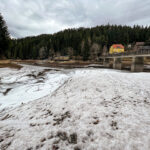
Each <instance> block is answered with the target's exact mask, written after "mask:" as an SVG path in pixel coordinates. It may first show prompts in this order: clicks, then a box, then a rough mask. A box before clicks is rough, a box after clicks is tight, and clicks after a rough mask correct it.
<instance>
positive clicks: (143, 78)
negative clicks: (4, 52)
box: [0, 67, 150, 150]
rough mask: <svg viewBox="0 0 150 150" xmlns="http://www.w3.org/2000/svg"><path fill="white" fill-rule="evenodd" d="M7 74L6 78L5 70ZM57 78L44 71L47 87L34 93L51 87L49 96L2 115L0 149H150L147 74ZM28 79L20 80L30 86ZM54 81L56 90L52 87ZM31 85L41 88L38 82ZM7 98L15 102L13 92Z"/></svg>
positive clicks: (87, 73) (73, 73)
mask: <svg viewBox="0 0 150 150" xmlns="http://www.w3.org/2000/svg"><path fill="white" fill-rule="evenodd" d="M33 68H34V67H31V68H30V69H29V67H27V68H26V69H25V70H32V69H33ZM33 70H36V69H35V68H34V69H33ZM37 70H39V68H37ZM3 72H4V74H5V72H6V70H5V71H3ZM18 72H19V71H18ZM20 72H21V70H20ZM25 72H26V71H25ZM29 72H30V71H29ZM67 72H68V71H67ZM10 73H12V74H13V73H14V72H13V71H10ZM58 74H59V75H58ZM55 75H56V76H57V77H58V78H59V79H58V82H52V81H51V80H53V79H51V80H50V78H51V77H50V76H51V71H48V72H46V75H45V76H46V77H47V78H46V79H45V82H44V83H45V84H44V85H45V86H43V88H42V87H40V89H41V91H36V94H37V95H39V96H40V95H41V94H39V92H41V93H43V92H44V90H42V89H44V88H45V87H47V88H46V89H49V88H50V89H49V90H47V91H49V95H47V96H45V97H42V96H43V95H41V97H42V98H40V99H38V100H34V101H30V102H28V103H25V104H21V105H19V106H17V107H12V108H9V109H6V108H5V109H3V110H1V111H0V149H8V150H20V149H22V150H27V149H28V150H32V149H42V150H57V149H59V150H72V149H74V150H149V149H150V74H149V73H130V72H121V71H116V70H108V69H72V70H70V72H68V73H65V71H59V73H58V72H55V73H54V79H55V77H56V76H55ZM1 76H2V75H1ZM16 76H18V74H16ZM45 76H44V77H45ZM61 76H62V78H61ZM4 77H5V76H3V78H2V79H1V80H2V83H4V81H5V82H7V81H12V82H13V81H16V79H11V78H8V79H9V80H7V79H5V80H4ZM24 78H25V79H24ZM24 78H23V79H21V78H19V80H21V81H22V80H23V82H24V81H26V82H25V83H26V84H25V85H26V86H28V85H30V84H31V82H32V80H31V81H28V80H30V79H29V78H28V79H26V77H24ZM21 81H19V82H21ZM33 81H35V79H34V80H33ZM50 81H51V82H52V83H54V85H55V86H54V87H55V89H56V90H53V91H52V90H51V86H49V87H48V84H50V83H51V82H50ZM56 83H59V84H56ZM31 85H32V84H31ZM33 85H34V86H35V87H37V86H36V84H35V82H34V84H33ZM56 85H57V88H56ZM21 87H22V86H21ZM29 87H32V86H29ZM16 88H17V85H16ZM31 89H32V88H31ZM22 91H24V90H23V89H22ZM29 91H30V90H29ZM42 91H43V92H42ZM51 91H52V92H51ZM18 92H19V88H18ZM34 92H35V91H34V90H31V93H30V92H29V93H30V94H31V95H32V94H33V93H34ZM16 93H17V91H16ZM9 94H10V96H9V97H10V98H11V94H12V95H13V91H12V93H11V91H10V92H9V93H8V95H9ZM23 94H24V93H23V92H22V95H23ZM46 94H48V93H45V94H44V95H46ZM6 96H7V95H6ZM1 97H3V96H1ZM23 97H24V96H23ZM16 98H17V96H16ZM27 98H28V97H27ZM34 98H36V97H34ZM31 99H32V98H31ZM19 100H20V99H18V100H17V101H19ZM19 104H20V102H19ZM2 106H3V103H2ZM7 107H8V105H7Z"/></svg>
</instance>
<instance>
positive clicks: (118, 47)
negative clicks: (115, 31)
mask: <svg viewBox="0 0 150 150" xmlns="http://www.w3.org/2000/svg"><path fill="white" fill-rule="evenodd" d="M123 52H124V46H123V45H122V44H113V45H112V46H111V47H110V49H109V54H114V53H123Z"/></svg>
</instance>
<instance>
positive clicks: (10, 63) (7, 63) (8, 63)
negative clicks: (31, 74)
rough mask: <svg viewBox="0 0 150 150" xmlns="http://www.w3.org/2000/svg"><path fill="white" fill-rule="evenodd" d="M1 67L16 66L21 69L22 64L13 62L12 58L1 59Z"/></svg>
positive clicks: (15, 67)
mask: <svg viewBox="0 0 150 150" xmlns="http://www.w3.org/2000/svg"><path fill="white" fill-rule="evenodd" d="M0 68H14V69H21V68H22V66H21V65H18V64H16V63H13V61H11V60H0Z"/></svg>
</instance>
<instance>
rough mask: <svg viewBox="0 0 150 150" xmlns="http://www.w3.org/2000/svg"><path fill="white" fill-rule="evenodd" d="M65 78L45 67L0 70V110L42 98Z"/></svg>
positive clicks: (26, 66) (65, 77)
mask: <svg viewBox="0 0 150 150" xmlns="http://www.w3.org/2000/svg"><path fill="white" fill-rule="evenodd" d="M67 78H68V76H67V75H66V74H63V73H61V72H60V71H59V70H56V69H51V68H46V67H37V66H29V65H23V68H22V69H20V70H16V69H9V68H0V109H2V108H4V107H11V106H17V105H20V104H21V103H26V102H28V101H32V100H35V99H38V98H41V97H44V96H46V95H48V94H50V93H52V92H53V91H54V90H56V89H57V88H58V87H59V86H60V85H61V84H62V83H64V82H65V80H67ZM7 91H8V93H6V92H7Z"/></svg>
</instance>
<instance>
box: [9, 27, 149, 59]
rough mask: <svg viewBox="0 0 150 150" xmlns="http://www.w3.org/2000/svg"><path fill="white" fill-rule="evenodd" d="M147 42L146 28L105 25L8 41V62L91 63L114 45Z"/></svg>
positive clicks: (147, 28)
mask: <svg viewBox="0 0 150 150" xmlns="http://www.w3.org/2000/svg"><path fill="white" fill-rule="evenodd" d="M149 39H150V27H141V26H134V27H129V26H117V25H105V26H97V27H94V28H79V29H68V30H64V31H61V32H58V33H56V34H53V35H39V36H35V37H26V38H22V39H17V40H12V41H11V43H10V47H9V50H8V51H7V57H8V58H15V59H16V58H21V59H47V58H49V59H53V58H54V57H56V56H69V57H73V58H77V59H83V60H87V59H95V58H96V57H97V56H98V55H101V53H102V51H103V49H105V50H106V49H108V48H109V46H110V45H112V44H114V43H121V44H123V45H125V46H126V45H128V44H129V43H134V42H137V41H147V40H149Z"/></svg>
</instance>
